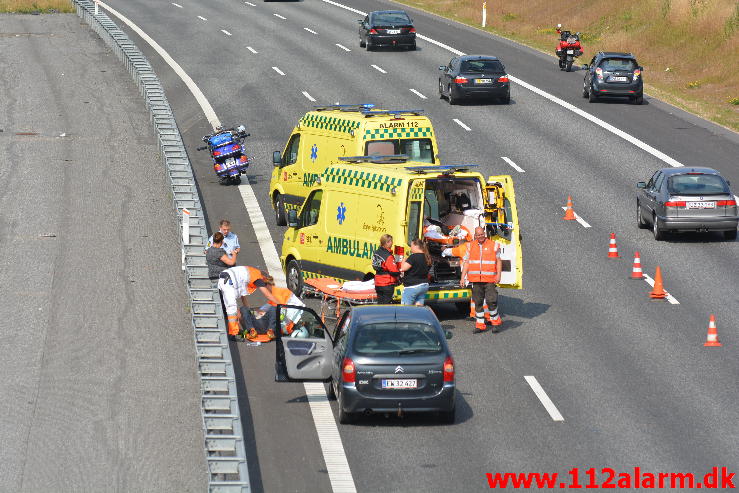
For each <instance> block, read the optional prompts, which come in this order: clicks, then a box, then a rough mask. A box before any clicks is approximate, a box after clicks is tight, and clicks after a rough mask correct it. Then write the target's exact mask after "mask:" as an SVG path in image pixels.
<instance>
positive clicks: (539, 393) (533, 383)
mask: <svg viewBox="0 0 739 493" xmlns="http://www.w3.org/2000/svg"><path fill="white" fill-rule="evenodd" d="M523 378H525V379H526V381H527V382H528V384H529V387H531V390H533V391H534V394H536V397H538V398H539V401H540V402H541V403H542V405H543V406H544V409H546V410H547V412H548V413H549V416H551V418H552V420H554V421H564V420H565V419H564V418H563V417H562V415H561V414H560V413H559V410H558V409H557V406H555V405H554V403H553V402H552V400H551V399H550V398H549V396H548V395H547V393H546V392H544V389H543V388H542V387H541V384H539V381H538V380H537V379H536V377H534V376H532V375H527V376H525V377H523Z"/></svg>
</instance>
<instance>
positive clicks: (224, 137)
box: [208, 133, 233, 147]
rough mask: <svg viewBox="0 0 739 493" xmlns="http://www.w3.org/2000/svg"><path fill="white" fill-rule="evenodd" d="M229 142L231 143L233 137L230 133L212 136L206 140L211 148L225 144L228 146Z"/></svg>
mask: <svg viewBox="0 0 739 493" xmlns="http://www.w3.org/2000/svg"><path fill="white" fill-rule="evenodd" d="M231 142H233V137H232V136H231V134H230V133H222V134H218V135H214V136H213V137H211V138H209V139H208V143H209V144H210V145H211V147H220V146H222V145H225V144H230V143H231Z"/></svg>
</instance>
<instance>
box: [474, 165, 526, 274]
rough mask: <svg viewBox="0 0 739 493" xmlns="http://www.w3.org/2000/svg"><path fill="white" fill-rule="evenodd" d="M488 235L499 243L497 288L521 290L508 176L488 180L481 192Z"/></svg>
mask: <svg viewBox="0 0 739 493" xmlns="http://www.w3.org/2000/svg"><path fill="white" fill-rule="evenodd" d="M483 199H484V201H485V225H486V230H487V232H488V235H489V236H491V237H492V238H493V239H494V240H497V241H498V242H499V243H500V246H501V250H500V256H501V259H502V261H503V269H502V270H503V272H502V275H501V279H500V284H499V286H500V287H503V288H512V289H522V288H523V257H522V253H521V232H520V230H519V222H518V209H517V207H516V193H515V191H514V188H513V180H512V179H511V177H510V176H509V175H498V176H490V177H488V181H487V183H486V184H485V190H484V193H483Z"/></svg>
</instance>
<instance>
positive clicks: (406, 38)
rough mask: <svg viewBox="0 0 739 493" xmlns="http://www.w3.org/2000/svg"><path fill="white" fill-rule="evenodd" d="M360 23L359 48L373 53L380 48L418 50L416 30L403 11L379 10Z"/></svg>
mask: <svg viewBox="0 0 739 493" xmlns="http://www.w3.org/2000/svg"><path fill="white" fill-rule="evenodd" d="M357 22H359V46H360V47H361V48H364V47H367V51H372V50H373V49H375V48H378V47H380V46H389V47H396V46H400V47H405V48H408V49H409V50H415V49H416V28H415V27H413V20H412V19H411V18H410V17H409V16H408V14H406V13H405V12H403V11H402V10H377V11H375V12H370V13H369V14H367V16H366V17H365V18H364V19H360V20H358V21H357Z"/></svg>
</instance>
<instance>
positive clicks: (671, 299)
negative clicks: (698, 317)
mask: <svg viewBox="0 0 739 493" xmlns="http://www.w3.org/2000/svg"><path fill="white" fill-rule="evenodd" d="M643 275H644V282H646V283H647V284H649V285H650V286H651V287H654V279H652V278H651V277H650V276H649V274H643ZM665 293H666V295H665V298H666V299H667V301H668V302H669V303H670V304H671V305H679V304H680V302H679V301H677V299H675V297H674V296H672V295H671V294H670V293H668V292H667V291H665Z"/></svg>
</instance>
